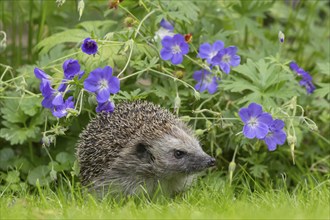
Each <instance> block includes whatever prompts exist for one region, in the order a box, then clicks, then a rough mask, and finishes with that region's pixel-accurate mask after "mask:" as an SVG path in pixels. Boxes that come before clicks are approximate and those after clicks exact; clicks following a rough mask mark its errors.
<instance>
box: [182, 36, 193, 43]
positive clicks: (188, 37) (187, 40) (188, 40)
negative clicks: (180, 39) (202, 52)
mask: <svg viewBox="0 0 330 220" xmlns="http://www.w3.org/2000/svg"><path fill="white" fill-rule="evenodd" d="M184 40H185V41H186V43H188V44H189V43H191V42H192V34H191V33H189V34H185V35H184Z"/></svg>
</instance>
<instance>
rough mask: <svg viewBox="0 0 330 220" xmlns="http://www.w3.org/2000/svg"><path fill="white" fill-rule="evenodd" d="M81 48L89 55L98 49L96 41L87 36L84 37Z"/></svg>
mask: <svg viewBox="0 0 330 220" xmlns="http://www.w3.org/2000/svg"><path fill="white" fill-rule="evenodd" d="M81 50H82V51H83V52H84V53H86V54H89V55H92V54H96V53H97V50H98V46H97V43H96V41H94V40H92V39H90V38H89V37H88V38H86V39H85V40H84V42H83V44H82V45H81Z"/></svg>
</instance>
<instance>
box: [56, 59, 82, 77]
mask: <svg viewBox="0 0 330 220" xmlns="http://www.w3.org/2000/svg"><path fill="white" fill-rule="evenodd" d="M62 67H63V71H64V76H65V78H66V79H73V77H74V76H76V75H78V76H79V79H80V78H81V77H82V76H83V74H84V73H85V71H80V65H79V62H78V60H74V59H68V60H66V61H65V62H64V63H63V66H62Z"/></svg>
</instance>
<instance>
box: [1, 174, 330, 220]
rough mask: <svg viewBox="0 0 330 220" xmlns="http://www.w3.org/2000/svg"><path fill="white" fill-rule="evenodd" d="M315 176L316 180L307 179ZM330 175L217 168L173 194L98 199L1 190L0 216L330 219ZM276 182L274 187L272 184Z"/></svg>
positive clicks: (74, 193) (75, 193) (77, 193)
mask: <svg viewBox="0 0 330 220" xmlns="http://www.w3.org/2000/svg"><path fill="white" fill-rule="evenodd" d="M309 181H313V183H308V182H309ZM329 186H330V182H329V181H323V182H317V181H316V180H315V179H309V180H306V182H305V183H304V184H301V185H299V186H297V187H296V188H294V189H290V190H289V189H287V188H286V187H285V184H283V185H282V186H279V187H271V186H269V187H266V188H265V187H260V186H259V185H258V184H257V183H256V185H255V186H254V187H253V188H254V190H253V191H252V190H248V188H249V187H248V186H246V185H245V186H244V187H243V186H239V185H232V186H230V185H229V184H228V183H227V182H226V181H224V178H223V177H219V176H216V175H214V174H211V175H209V176H208V177H205V178H203V180H198V182H197V183H196V184H195V186H194V187H192V188H191V189H190V190H188V191H187V192H185V193H183V194H182V195H178V196H176V197H175V198H166V197H163V196H161V195H160V196H158V197H156V198H153V199H148V198H147V197H143V198H141V197H130V198H126V199H122V200H120V201H119V200H117V201H114V200H111V198H109V197H107V198H104V199H102V200H100V199H96V198H95V197H93V196H92V195H90V194H87V193H86V194H85V193H82V190H80V189H78V188H75V189H71V192H70V189H68V187H65V186H64V188H62V187H57V188H56V190H55V191H54V190H51V189H50V187H44V188H39V190H38V191H36V192H32V193H31V192H30V193H23V192H18V193H17V194H8V193H4V194H3V195H2V196H1V219H101V218H102V219H329V217H330V207H329V199H330V194H329ZM272 188H273V189H272Z"/></svg>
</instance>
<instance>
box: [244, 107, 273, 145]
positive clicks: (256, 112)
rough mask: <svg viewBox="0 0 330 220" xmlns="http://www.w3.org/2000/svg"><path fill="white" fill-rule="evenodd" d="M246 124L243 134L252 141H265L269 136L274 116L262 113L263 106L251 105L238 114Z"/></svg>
mask: <svg viewBox="0 0 330 220" xmlns="http://www.w3.org/2000/svg"><path fill="white" fill-rule="evenodd" d="M238 114H239V116H240V117H241V119H242V121H243V122H244V127H243V134H244V136H245V137H247V138H249V139H252V138H255V137H257V138H258V139H263V138H264V137H266V135H267V134H268V126H269V125H270V123H271V122H272V121H273V119H272V116H271V115H270V114H268V113H266V112H262V106H261V105H258V104H256V103H251V104H250V105H249V106H248V107H247V108H241V109H240V110H239V112H238Z"/></svg>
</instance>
